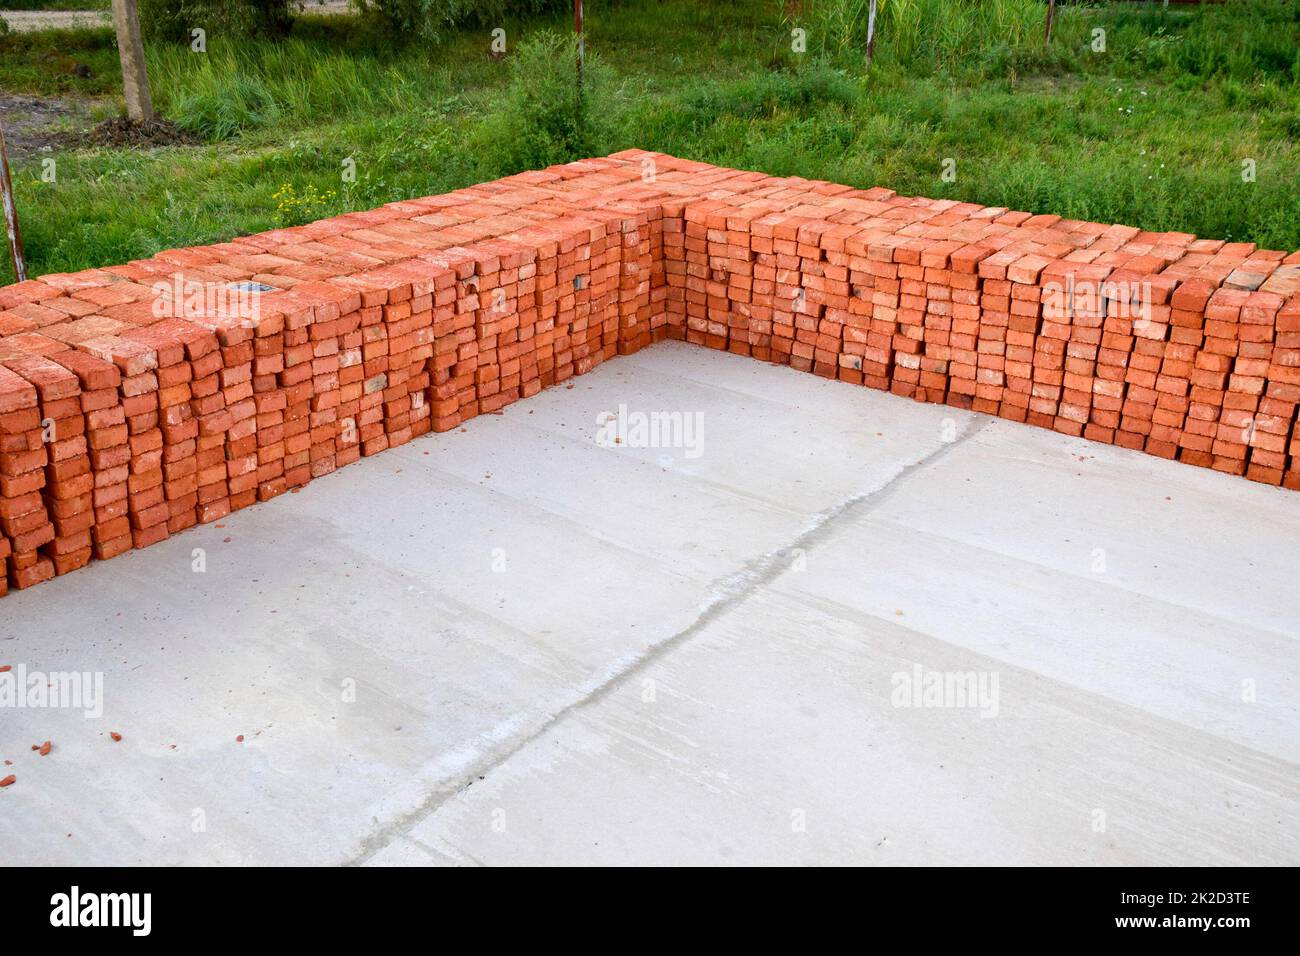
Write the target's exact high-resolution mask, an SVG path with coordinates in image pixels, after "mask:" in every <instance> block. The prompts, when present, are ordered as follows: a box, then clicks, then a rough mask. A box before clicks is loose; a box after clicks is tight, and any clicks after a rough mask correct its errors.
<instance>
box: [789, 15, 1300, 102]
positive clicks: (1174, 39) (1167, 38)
mask: <svg viewBox="0 0 1300 956" xmlns="http://www.w3.org/2000/svg"><path fill="white" fill-rule="evenodd" d="M868 8H869V0H805V2H804V3H803V4H802V5H801V7H800V8H799V9H798V11H797V12H796V13H794V14H792V13H790V12H789V11H786V13H785V20H786V21H787V22H790V23H792V24H794V25H801V26H804V27H805V28H806V29H807V30H808V35H809V40H810V42H811V43H812V44H815V45H816V46H817V48H818V49H820V50H821V51H822V52H824V53H826V54H828V55H830V56H832V57H834V58H835V59H836V60H837V61H840V62H847V61H850V60H853V61H856V62H858V63H861V61H862V58H863V53H864V51H865V49H866V38H867V21H868ZM783 9H784V7H783ZM1045 16H1046V4H1045V3H1044V2H1043V0H879V12H878V17H877V32H876V36H877V40H876V55H877V59H878V60H879V61H880V62H881V63H882V64H883V65H886V66H893V67H896V68H899V69H903V70H906V71H907V72H909V73H912V74H922V75H930V74H934V73H938V72H945V71H947V72H955V73H972V72H973V73H980V74H983V75H992V74H996V73H1001V72H1004V71H1005V70H1006V68H1007V67H1012V68H1016V69H1018V70H1020V71H1022V72H1023V71H1026V70H1031V69H1047V68H1065V67H1068V68H1071V69H1079V68H1086V67H1087V66H1088V65H1089V63H1088V61H1089V59H1090V58H1091V59H1092V60H1093V61H1096V60H1097V59H1098V58H1097V57H1096V56H1095V55H1094V54H1095V53H1096V52H1097V51H1095V50H1093V41H1094V40H1095V35H1094V33H1093V31H1094V30H1095V29H1097V28H1098V27H1100V28H1101V29H1103V30H1104V31H1105V43H1106V46H1107V49H1108V50H1110V51H1119V52H1118V56H1116V57H1112V58H1110V59H1108V60H1106V61H1105V62H1107V63H1114V65H1116V66H1121V65H1126V66H1127V67H1129V68H1132V69H1137V70H1143V71H1151V70H1160V71H1171V72H1183V73H1188V74H1192V75H1195V76H1202V77H1206V76H1234V77H1237V78H1239V79H1247V78H1250V77H1251V76H1253V75H1255V74H1259V73H1266V74H1285V75H1288V76H1289V77H1290V78H1291V80H1292V81H1293V82H1295V81H1297V80H1300V49H1297V48H1296V45H1295V43H1294V37H1295V28H1296V24H1297V23H1300V4H1297V3H1295V2H1294V0H1227V2H1225V3H1222V4H1215V5H1206V6H1202V7H1198V8H1195V9H1189V10H1180V9H1175V8H1169V7H1166V6H1165V5H1163V4H1162V3H1159V2H1148V3H1105V2H1098V3H1090V4H1086V5H1085V4H1062V5H1060V6H1058V10H1057V20H1056V25H1055V28H1054V31H1053V35H1054V40H1053V43H1052V44H1051V45H1050V46H1049V45H1048V44H1046V43H1045V42H1044V36H1043V30H1044V22H1045ZM1116 60H1119V61H1122V62H1121V63H1115V61H1116Z"/></svg>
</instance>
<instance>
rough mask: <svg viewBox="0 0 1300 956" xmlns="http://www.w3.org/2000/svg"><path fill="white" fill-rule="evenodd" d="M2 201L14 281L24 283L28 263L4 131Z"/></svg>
mask: <svg viewBox="0 0 1300 956" xmlns="http://www.w3.org/2000/svg"><path fill="white" fill-rule="evenodd" d="M0 199H3V206H4V217H5V236H6V238H8V240H9V255H10V256H11V257H12V258H13V260H14V281H16V282H23V281H25V280H26V279H27V262H26V260H25V259H24V258H23V238H22V236H21V235H20V234H19V232H18V204H17V202H15V201H14V186H13V183H12V182H10V180H9V154H8V153H7V152H6V151H5V131H4V130H3V129H0Z"/></svg>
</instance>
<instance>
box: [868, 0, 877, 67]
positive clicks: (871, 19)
mask: <svg viewBox="0 0 1300 956" xmlns="http://www.w3.org/2000/svg"><path fill="white" fill-rule="evenodd" d="M875 58H876V0H871V5H870V6H869V7H868V9H867V66H871V61H872V60H874V59H875Z"/></svg>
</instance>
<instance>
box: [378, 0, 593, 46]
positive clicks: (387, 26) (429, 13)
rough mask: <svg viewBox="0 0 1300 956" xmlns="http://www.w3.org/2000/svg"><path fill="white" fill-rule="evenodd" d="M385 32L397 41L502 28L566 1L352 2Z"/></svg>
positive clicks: (566, 3) (457, 0)
mask: <svg viewBox="0 0 1300 956" xmlns="http://www.w3.org/2000/svg"><path fill="white" fill-rule="evenodd" d="M352 4H353V6H355V7H356V8H357V9H358V10H360V11H361V13H362V14H365V15H367V16H369V17H371V18H372V19H373V20H374V21H375V22H376V23H378V24H379V25H380V26H381V27H382V29H383V30H384V32H386V33H387V34H388V35H389V36H392V37H394V38H397V39H407V40H415V39H421V40H430V39H436V38H437V37H438V34H439V33H440V32H441V31H442V30H445V29H450V28H452V27H458V26H461V25H463V24H479V25H488V26H499V25H501V24H502V23H503V22H504V21H505V20H506V18H507V17H508V16H516V17H518V16H536V15H538V14H542V13H553V12H555V11H558V10H562V9H566V8H567V7H568V6H569V4H568V0H352Z"/></svg>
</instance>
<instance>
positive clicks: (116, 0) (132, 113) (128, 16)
mask: <svg viewBox="0 0 1300 956" xmlns="http://www.w3.org/2000/svg"><path fill="white" fill-rule="evenodd" d="M135 4H136V0H113V27H114V29H116V30H117V55H118V58H119V59H120V60H121V61H122V91H123V92H124V93H125V94H126V115H127V116H129V117H130V118H131V120H132V121H134V122H136V123H149V122H152V121H153V118H154V114H153V98H152V97H151V96H150V95H149V73H148V71H147V70H146V69H145V65H144V43H143V42H142V41H141V39H140V17H139V16H138V14H137V13H136V6H135Z"/></svg>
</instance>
